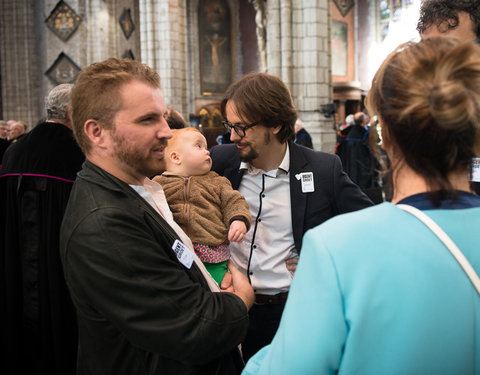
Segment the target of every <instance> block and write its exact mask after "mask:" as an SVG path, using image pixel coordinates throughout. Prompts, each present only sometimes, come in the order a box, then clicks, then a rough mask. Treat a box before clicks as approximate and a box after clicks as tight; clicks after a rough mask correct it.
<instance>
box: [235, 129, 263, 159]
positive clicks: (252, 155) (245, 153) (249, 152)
mask: <svg viewBox="0 0 480 375" xmlns="http://www.w3.org/2000/svg"><path fill="white" fill-rule="evenodd" d="M269 143H270V133H269V132H265V134H264V136H263V144H264V145H265V146H266V145H268V144H269ZM239 144H240V145H243V144H242V142H239ZM244 145H246V146H248V148H247V149H246V150H239V151H238V156H239V157H240V160H241V161H243V162H244V163H250V162H251V161H253V160H255V159H256V158H258V156H259V153H258V151H257V150H256V149H255V148H254V147H253V146H252V145H251V144H249V143H245V144H244Z"/></svg>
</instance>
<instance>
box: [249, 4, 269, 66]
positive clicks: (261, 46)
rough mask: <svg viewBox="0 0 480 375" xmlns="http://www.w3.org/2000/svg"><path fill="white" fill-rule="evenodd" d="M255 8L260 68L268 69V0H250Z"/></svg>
mask: <svg viewBox="0 0 480 375" xmlns="http://www.w3.org/2000/svg"><path fill="white" fill-rule="evenodd" d="M249 1H250V2H251V3H253V7H254V9H255V24H256V32H257V44H258V52H259V53H260V70H261V71H262V72H266V71H267V18H266V6H267V5H266V0H249Z"/></svg>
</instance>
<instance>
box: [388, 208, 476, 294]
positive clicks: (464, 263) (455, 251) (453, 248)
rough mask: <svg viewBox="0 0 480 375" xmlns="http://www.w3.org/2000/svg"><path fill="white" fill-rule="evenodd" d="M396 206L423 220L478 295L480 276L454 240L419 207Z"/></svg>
mask: <svg viewBox="0 0 480 375" xmlns="http://www.w3.org/2000/svg"><path fill="white" fill-rule="evenodd" d="M397 207H398V208H400V209H402V210H404V211H406V212H408V213H410V214H412V215H413V216H416V217H417V219H418V220H420V221H421V222H423V223H424V224H425V225H426V226H427V227H428V228H430V230H431V231H432V232H433V233H434V234H435V235H436V236H437V237H438V238H439V239H440V241H442V242H443V244H444V245H445V246H446V247H447V249H448V250H449V251H450V252H451V253H452V255H453V257H454V258H455V259H456V260H457V262H458V264H460V266H461V267H462V268H463V270H464V271H465V273H466V274H467V276H468V278H469V279H470V281H471V282H472V284H473V286H474V288H475V289H476V290H477V292H478V294H479V295H480V278H479V277H478V275H477V273H476V272H475V270H474V269H473V267H472V265H471V264H470V262H469V261H468V260H467V258H465V255H463V253H462V252H461V251H460V249H459V248H458V247H457V245H455V242H453V241H452V239H451V238H450V237H449V236H448V235H447V234H446V233H445V232H444V231H443V229H442V228H440V227H439V226H438V224H437V223H436V222H435V221H433V220H432V219H431V218H430V217H429V216H427V215H426V214H424V213H423V212H422V211H420V210H419V209H417V208H415V207H412V206H409V205H407V204H398V205H397Z"/></svg>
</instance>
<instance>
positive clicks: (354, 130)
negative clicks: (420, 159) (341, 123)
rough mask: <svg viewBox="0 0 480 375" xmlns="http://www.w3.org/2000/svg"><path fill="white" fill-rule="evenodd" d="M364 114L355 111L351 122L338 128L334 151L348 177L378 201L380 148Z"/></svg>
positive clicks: (380, 197) (380, 191)
mask: <svg viewBox="0 0 480 375" xmlns="http://www.w3.org/2000/svg"><path fill="white" fill-rule="evenodd" d="M365 117H366V116H365V114H364V113H363V112H357V113H355V115H354V124H353V125H350V126H348V127H347V128H345V129H343V130H341V131H340V132H339V136H338V138H337V139H338V142H337V145H336V147H335V153H336V154H337V155H338V156H339V157H340V160H341V161H342V167H343V170H344V171H345V172H346V173H347V174H348V176H349V177H350V179H351V180H352V181H353V182H355V183H356V184H357V185H358V186H359V187H360V189H362V191H363V192H364V193H365V194H366V195H367V196H368V197H369V198H370V199H371V200H372V202H373V203H375V204H379V203H382V202H383V201H384V198H383V192H382V188H381V186H380V179H379V174H378V171H379V169H380V164H379V163H380V161H379V160H378V159H379V157H380V150H379V147H378V145H377V144H376V132H375V130H374V131H373V132H372V133H371V132H370V128H369V127H368V126H367V125H366V124H365V122H366V121H365ZM377 150H378V151H377Z"/></svg>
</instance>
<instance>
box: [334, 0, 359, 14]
mask: <svg viewBox="0 0 480 375" xmlns="http://www.w3.org/2000/svg"><path fill="white" fill-rule="evenodd" d="M333 2H334V3H335V5H336V6H337V8H338V10H339V11H340V13H341V14H342V16H343V17H345V16H346V15H347V13H348V12H349V11H350V9H352V8H353V6H354V5H355V1H353V0H333Z"/></svg>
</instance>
